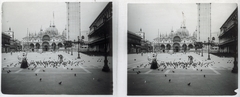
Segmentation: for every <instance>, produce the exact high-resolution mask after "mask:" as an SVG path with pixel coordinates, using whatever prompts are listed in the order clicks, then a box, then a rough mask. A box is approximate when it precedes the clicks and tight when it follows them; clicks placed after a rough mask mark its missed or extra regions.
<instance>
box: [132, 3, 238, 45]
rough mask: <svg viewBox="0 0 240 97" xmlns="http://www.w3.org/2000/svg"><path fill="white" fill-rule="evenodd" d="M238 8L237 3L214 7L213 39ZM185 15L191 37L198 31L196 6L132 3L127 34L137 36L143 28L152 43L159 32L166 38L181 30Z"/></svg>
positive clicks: (212, 18)
mask: <svg viewBox="0 0 240 97" xmlns="http://www.w3.org/2000/svg"><path fill="white" fill-rule="evenodd" d="M236 7H237V4H236V3H212V4H211V8H212V9H211V15H212V16H211V23H212V24H211V30H212V36H215V37H216V36H217V35H219V31H220V27H221V26H222V24H223V23H224V22H225V21H226V19H227V18H228V17H229V16H230V15H231V13H232V12H233V11H234V10H235V8H236ZM182 13H184V17H185V25H186V28H187V29H188V31H189V33H190V35H192V33H193V32H194V31H195V30H196V27H197V19H198V17H197V15H198V12H197V4H196V3H140V4H133V3H130V4H128V30H129V31H131V32H138V31H140V28H142V31H143V32H145V35H146V36H145V37H146V39H147V40H150V41H153V39H154V38H156V37H157V36H158V30H159V33H160V34H164V35H165V34H166V33H170V32H171V29H173V31H176V30H177V29H179V28H180V27H181V23H182V21H183V15H182ZM202 34H206V35H208V34H207V33H202ZM200 41H201V40H200Z"/></svg>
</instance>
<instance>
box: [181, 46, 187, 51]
mask: <svg viewBox="0 0 240 97" xmlns="http://www.w3.org/2000/svg"><path fill="white" fill-rule="evenodd" d="M182 49H183V51H184V52H186V51H187V45H186V44H183V45H182Z"/></svg>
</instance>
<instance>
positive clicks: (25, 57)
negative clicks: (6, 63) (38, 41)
mask: <svg viewBox="0 0 240 97" xmlns="http://www.w3.org/2000/svg"><path fill="white" fill-rule="evenodd" d="M20 68H28V62H27V53H23V57H22V63H21V67H20Z"/></svg>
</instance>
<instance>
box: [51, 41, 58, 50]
mask: <svg viewBox="0 0 240 97" xmlns="http://www.w3.org/2000/svg"><path fill="white" fill-rule="evenodd" d="M56 48H57V46H56V43H52V50H53V51H56Z"/></svg>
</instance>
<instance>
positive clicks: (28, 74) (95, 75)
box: [1, 52, 113, 95]
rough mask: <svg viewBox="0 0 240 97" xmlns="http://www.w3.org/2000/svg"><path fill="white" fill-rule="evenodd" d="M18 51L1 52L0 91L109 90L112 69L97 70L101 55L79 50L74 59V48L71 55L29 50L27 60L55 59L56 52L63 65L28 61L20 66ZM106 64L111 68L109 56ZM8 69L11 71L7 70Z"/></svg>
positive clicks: (72, 92)
mask: <svg viewBox="0 0 240 97" xmlns="http://www.w3.org/2000/svg"><path fill="white" fill-rule="evenodd" d="M18 54H19V53H13V55H11V54H10V53H7V54H6V53H3V54H2V83H1V84H2V85H1V90H2V93H3V94H84V95H85V94H86V95H92V94H98V95H101V94H104V95H110V94H112V84H113V81H112V72H108V73H106V72H102V71H101V69H102V67H103V65H104V62H103V60H104V57H103V56H88V55H85V54H82V53H81V54H80V55H81V59H77V52H74V53H73V56H71V55H70V54H67V53H65V52H56V53H52V52H46V53H42V54H40V53H36V52H30V53H28V56H27V59H28V62H29V63H30V62H33V63H34V62H37V61H40V60H41V61H57V60H58V56H57V55H58V54H62V55H63V57H64V62H65V63H66V65H65V66H64V65H58V66H52V65H48V66H46V67H45V65H37V66H36V67H35V66H34V65H33V64H32V65H30V67H29V69H28V68H27V69H21V68H20V64H17V62H18V60H17V55H18ZM68 62H70V63H68ZM71 62H72V63H71ZM35 64H36V63H35ZM108 65H109V67H110V69H111V70H112V58H111V57H108ZM9 70H10V71H11V72H8V71H9ZM36 74H37V75H36ZM75 75H76V76H75ZM40 79H41V81H40ZM59 82H62V83H61V84H59Z"/></svg>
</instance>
